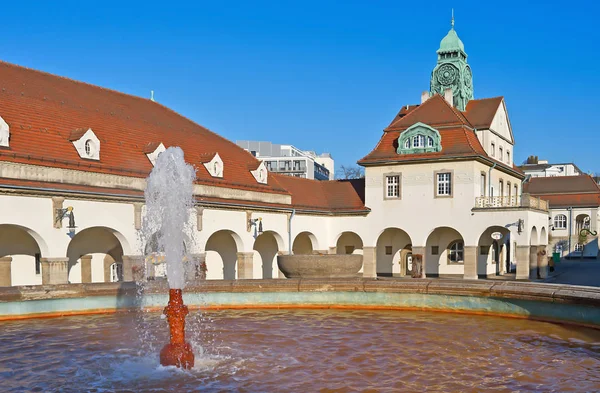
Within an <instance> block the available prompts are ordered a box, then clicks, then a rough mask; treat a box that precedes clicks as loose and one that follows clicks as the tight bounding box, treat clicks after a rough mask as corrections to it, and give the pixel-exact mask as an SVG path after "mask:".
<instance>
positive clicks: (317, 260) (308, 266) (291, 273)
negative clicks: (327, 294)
mask: <svg viewBox="0 0 600 393" xmlns="http://www.w3.org/2000/svg"><path fill="white" fill-rule="evenodd" d="M362 263H363V256H362V255H360V254H350V255H344V254H307V255H279V256H277V266H278V267H279V270H281V272H282V273H283V274H284V275H285V276H286V277H287V278H351V277H356V276H357V274H358V271H359V270H360V268H361V267H362Z"/></svg>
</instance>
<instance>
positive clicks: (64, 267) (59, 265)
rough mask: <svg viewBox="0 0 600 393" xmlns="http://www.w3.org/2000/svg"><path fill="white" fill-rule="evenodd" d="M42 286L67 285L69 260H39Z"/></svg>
mask: <svg viewBox="0 0 600 393" xmlns="http://www.w3.org/2000/svg"><path fill="white" fill-rule="evenodd" d="M40 262H41V263H42V285H55V284H68V283H69V258H41V259H40Z"/></svg>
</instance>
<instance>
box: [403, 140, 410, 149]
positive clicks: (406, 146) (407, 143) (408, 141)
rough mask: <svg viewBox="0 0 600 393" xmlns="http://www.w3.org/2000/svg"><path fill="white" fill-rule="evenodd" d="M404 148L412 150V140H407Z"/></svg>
mask: <svg viewBox="0 0 600 393" xmlns="http://www.w3.org/2000/svg"><path fill="white" fill-rule="evenodd" d="M404 148H405V149H410V139H407V140H405V141H404Z"/></svg>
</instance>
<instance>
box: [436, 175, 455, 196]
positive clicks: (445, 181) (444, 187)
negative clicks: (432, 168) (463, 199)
mask: <svg viewBox="0 0 600 393" xmlns="http://www.w3.org/2000/svg"><path fill="white" fill-rule="evenodd" d="M436 192H437V194H436V195H437V196H451V195H452V173H450V172H443V173H437V187H436Z"/></svg>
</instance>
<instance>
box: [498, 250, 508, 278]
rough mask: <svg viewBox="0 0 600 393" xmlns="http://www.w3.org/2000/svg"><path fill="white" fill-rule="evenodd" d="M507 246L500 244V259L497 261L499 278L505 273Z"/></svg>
mask: <svg viewBox="0 0 600 393" xmlns="http://www.w3.org/2000/svg"><path fill="white" fill-rule="evenodd" d="M507 247H508V246H507V245H506V244H500V257H499V258H500V259H499V260H498V263H499V265H498V274H500V275H501V276H502V275H504V273H506V250H507Z"/></svg>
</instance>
